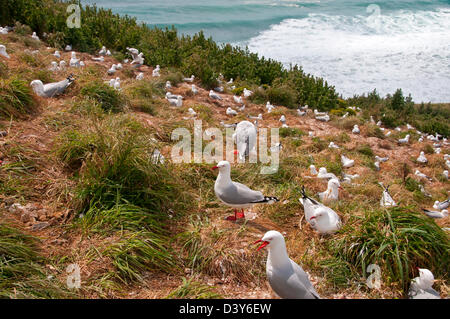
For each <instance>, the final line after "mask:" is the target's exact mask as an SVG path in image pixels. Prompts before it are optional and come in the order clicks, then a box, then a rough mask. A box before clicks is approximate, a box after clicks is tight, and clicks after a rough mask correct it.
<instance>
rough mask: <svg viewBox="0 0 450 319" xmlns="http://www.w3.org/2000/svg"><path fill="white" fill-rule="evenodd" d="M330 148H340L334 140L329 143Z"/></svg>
mask: <svg viewBox="0 0 450 319" xmlns="http://www.w3.org/2000/svg"><path fill="white" fill-rule="evenodd" d="M328 148H334V149H338V148H339V146H337V145H336V144H334V142H330V144H328Z"/></svg>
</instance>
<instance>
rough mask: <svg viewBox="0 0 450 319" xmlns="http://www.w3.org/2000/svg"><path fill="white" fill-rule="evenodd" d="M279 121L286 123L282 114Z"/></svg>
mask: <svg viewBox="0 0 450 319" xmlns="http://www.w3.org/2000/svg"><path fill="white" fill-rule="evenodd" d="M279 122H281V123H283V124H286V117H285V116H284V115H281V117H280V120H279Z"/></svg>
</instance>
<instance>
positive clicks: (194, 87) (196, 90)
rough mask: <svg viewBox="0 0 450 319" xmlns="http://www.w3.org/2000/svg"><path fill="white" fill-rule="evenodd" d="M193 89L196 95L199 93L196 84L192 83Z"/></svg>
mask: <svg viewBox="0 0 450 319" xmlns="http://www.w3.org/2000/svg"><path fill="white" fill-rule="evenodd" d="M191 91H192V93H193V94H194V95H197V93H198V89H197V88H196V86H195V85H194V84H192V86H191Z"/></svg>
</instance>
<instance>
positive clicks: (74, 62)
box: [69, 51, 80, 68]
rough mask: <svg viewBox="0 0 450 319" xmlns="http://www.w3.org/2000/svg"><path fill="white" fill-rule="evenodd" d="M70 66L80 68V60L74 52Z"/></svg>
mask: <svg viewBox="0 0 450 319" xmlns="http://www.w3.org/2000/svg"><path fill="white" fill-rule="evenodd" d="M69 65H70V66H71V67H74V68H79V67H80V59H77V54H76V53H75V52H74V51H72V57H71V58H70V61H69Z"/></svg>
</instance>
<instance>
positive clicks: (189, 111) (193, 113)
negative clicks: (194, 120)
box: [188, 107, 197, 116]
mask: <svg viewBox="0 0 450 319" xmlns="http://www.w3.org/2000/svg"><path fill="white" fill-rule="evenodd" d="M188 113H189V115H192V116H196V115H197V113H196V112H195V111H194V109H193V108H192V107H190V108H189V109H188Z"/></svg>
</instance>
